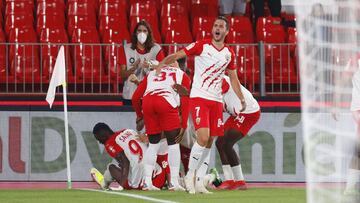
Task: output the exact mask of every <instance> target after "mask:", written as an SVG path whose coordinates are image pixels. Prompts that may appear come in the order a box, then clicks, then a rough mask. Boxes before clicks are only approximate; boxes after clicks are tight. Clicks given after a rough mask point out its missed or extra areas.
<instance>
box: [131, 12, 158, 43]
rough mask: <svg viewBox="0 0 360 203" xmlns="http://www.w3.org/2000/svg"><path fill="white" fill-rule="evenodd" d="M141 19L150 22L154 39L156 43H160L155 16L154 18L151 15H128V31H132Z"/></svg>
mask: <svg viewBox="0 0 360 203" xmlns="http://www.w3.org/2000/svg"><path fill="white" fill-rule="evenodd" d="M141 20H146V21H147V22H148V23H149V24H150V26H151V29H152V32H153V33H152V34H153V37H154V40H155V41H156V42H158V43H162V40H161V35H160V32H159V26H158V22H157V18H155V17H153V16H143V17H138V16H132V17H130V32H133V31H134V29H135V27H136V24H137V23H138V22H140V21H141Z"/></svg>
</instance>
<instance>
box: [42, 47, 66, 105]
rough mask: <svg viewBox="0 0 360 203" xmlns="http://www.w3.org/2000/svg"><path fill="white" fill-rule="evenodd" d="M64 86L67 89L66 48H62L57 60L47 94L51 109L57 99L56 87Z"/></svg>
mask: <svg viewBox="0 0 360 203" xmlns="http://www.w3.org/2000/svg"><path fill="white" fill-rule="evenodd" d="M60 85H62V86H63V88H65V85H66V79H65V54H64V46H61V47H60V51H59V53H58V56H57V58H56V62H55V67H54V70H53V73H52V76H51V79H50V84H49V89H48V91H47V94H46V101H47V102H48V103H49V105H50V108H51V107H52V104H53V102H54V99H55V92H56V87H57V86H60Z"/></svg>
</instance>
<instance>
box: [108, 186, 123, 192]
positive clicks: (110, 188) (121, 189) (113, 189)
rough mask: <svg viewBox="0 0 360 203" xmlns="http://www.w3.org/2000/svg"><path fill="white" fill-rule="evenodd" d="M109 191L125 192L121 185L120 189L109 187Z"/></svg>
mask: <svg viewBox="0 0 360 203" xmlns="http://www.w3.org/2000/svg"><path fill="white" fill-rule="evenodd" d="M109 190H112V191H123V190H124V188H123V187H122V186H121V185H119V186H118V187H109Z"/></svg>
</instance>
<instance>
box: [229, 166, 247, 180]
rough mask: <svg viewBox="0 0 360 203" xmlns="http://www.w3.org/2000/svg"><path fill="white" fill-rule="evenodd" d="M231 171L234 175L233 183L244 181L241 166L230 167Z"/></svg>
mask: <svg viewBox="0 0 360 203" xmlns="http://www.w3.org/2000/svg"><path fill="white" fill-rule="evenodd" d="M231 170H232V173H233V175H234V180H235V181H239V180H244V175H243V173H242V169H241V164H239V165H237V166H233V167H231Z"/></svg>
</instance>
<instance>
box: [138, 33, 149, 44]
mask: <svg viewBox="0 0 360 203" xmlns="http://www.w3.org/2000/svg"><path fill="white" fill-rule="evenodd" d="M146 38H147V34H145V33H144V32H139V34H138V35H137V39H138V41H139V42H140V44H144V43H145V41H146Z"/></svg>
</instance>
